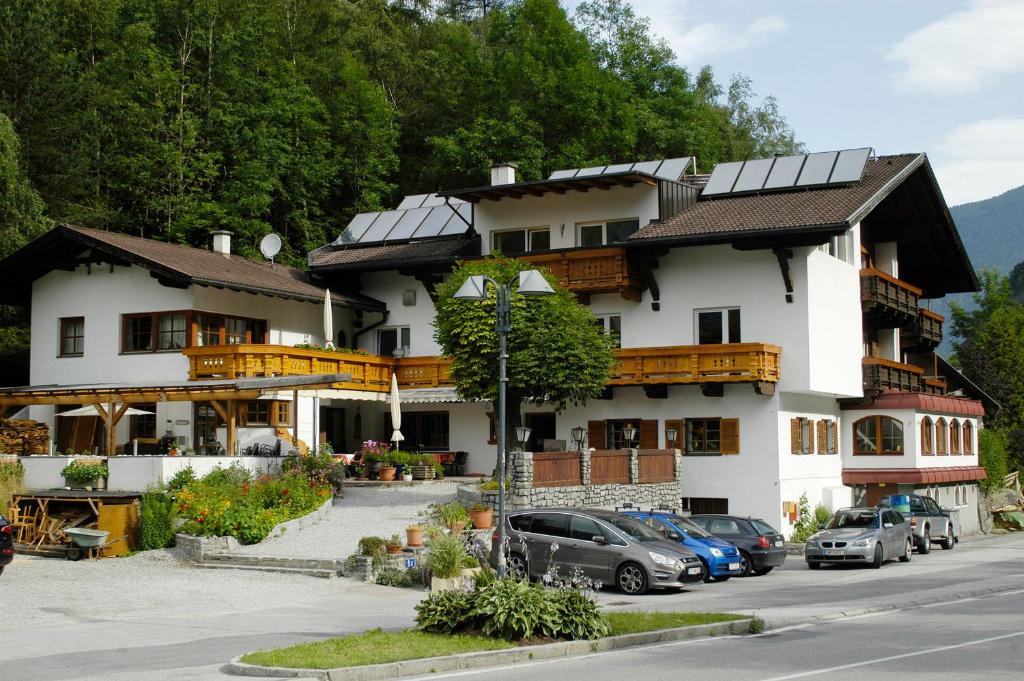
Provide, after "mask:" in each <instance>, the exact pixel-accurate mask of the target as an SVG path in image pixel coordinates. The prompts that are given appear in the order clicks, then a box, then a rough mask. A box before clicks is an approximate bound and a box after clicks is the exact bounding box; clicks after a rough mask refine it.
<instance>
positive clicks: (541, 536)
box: [491, 508, 704, 594]
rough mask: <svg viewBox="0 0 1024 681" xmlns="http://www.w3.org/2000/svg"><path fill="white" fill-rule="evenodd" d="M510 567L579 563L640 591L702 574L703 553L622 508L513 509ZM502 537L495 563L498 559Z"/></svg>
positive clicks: (515, 570)
mask: <svg viewBox="0 0 1024 681" xmlns="http://www.w3.org/2000/svg"><path fill="white" fill-rule="evenodd" d="M505 531H506V534H507V536H508V555H507V561H508V570H509V572H510V573H511V574H513V575H517V576H520V577H525V576H529V577H532V578H540V577H542V576H543V575H544V574H545V573H546V572H548V571H549V569H552V568H557V569H558V571H559V574H560V575H561V576H562V577H566V576H568V574H569V572H570V571H571V570H573V569H574V568H579V569H580V570H581V571H582V572H583V574H585V575H586V576H587V577H590V578H591V579H595V580H598V581H600V582H601V583H602V584H609V583H614V584H615V585H616V586H618V587H619V588H620V589H621V590H622V591H623V592H625V593H628V594H641V593H644V592H645V591H647V590H648V589H652V588H682V587H683V586H685V585H687V584H699V583H700V582H701V581H702V579H703V572H704V570H703V568H702V567H701V563H700V559H699V558H698V557H697V556H696V555H695V554H694V553H693V552H692V551H690V550H688V549H685V548H683V547H682V546H680V545H679V544H678V543H676V542H671V541H667V540H666V539H665V538H664V537H662V536H661V535H660V534H658V533H657V532H656V531H654V530H652V529H651V528H649V527H647V526H646V525H644V524H643V523H641V522H638V521H636V520H634V519H633V518H629V517H627V516H625V515H622V514H621V513H615V512H613V511H605V510H601V509H581V508H538V509H530V510H523V511H513V512H511V513H509V514H508V520H507V525H506V529H505ZM499 550H500V547H499V546H498V545H497V542H494V545H493V546H492V547H491V564H492V565H497V561H498V551H499Z"/></svg>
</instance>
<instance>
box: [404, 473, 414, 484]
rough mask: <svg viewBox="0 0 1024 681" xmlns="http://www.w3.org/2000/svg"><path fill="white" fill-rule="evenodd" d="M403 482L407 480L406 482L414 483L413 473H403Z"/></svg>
mask: <svg viewBox="0 0 1024 681" xmlns="http://www.w3.org/2000/svg"><path fill="white" fill-rule="evenodd" d="M402 480H405V481H406V482H412V473H403V474H402Z"/></svg>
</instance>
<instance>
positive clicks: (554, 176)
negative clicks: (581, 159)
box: [548, 168, 579, 180]
mask: <svg viewBox="0 0 1024 681" xmlns="http://www.w3.org/2000/svg"><path fill="white" fill-rule="evenodd" d="M578 172H579V168H569V169H568V170H556V171H555V172H553V173H551V176H550V177H548V179H549V180H564V179H565V178H567V177H576V173H578Z"/></svg>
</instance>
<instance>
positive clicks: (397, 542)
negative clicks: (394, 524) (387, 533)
mask: <svg viewBox="0 0 1024 681" xmlns="http://www.w3.org/2000/svg"><path fill="white" fill-rule="evenodd" d="M384 548H385V549H387V552H388V553H390V554H391V555H397V554H399V553H401V552H402V540H401V539H400V538H399V536H398V535H397V534H393V535H391V538H390V539H388V540H387V542H386V543H385V544H384Z"/></svg>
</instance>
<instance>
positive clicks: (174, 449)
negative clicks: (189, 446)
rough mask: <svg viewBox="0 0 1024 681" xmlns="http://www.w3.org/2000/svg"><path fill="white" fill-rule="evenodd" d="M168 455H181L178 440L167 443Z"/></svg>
mask: <svg viewBox="0 0 1024 681" xmlns="http://www.w3.org/2000/svg"><path fill="white" fill-rule="evenodd" d="M167 456H181V448H180V447H179V446H178V441H177V440H174V441H173V442H171V443H170V444H169V445H167Z"/></svg>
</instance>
